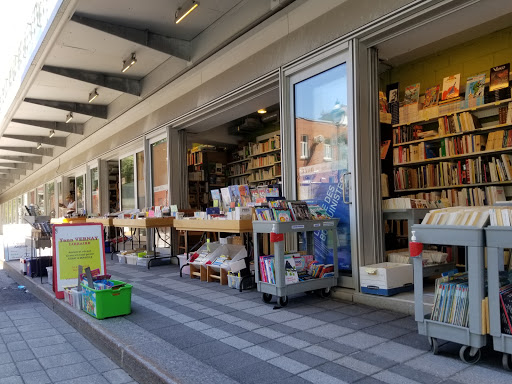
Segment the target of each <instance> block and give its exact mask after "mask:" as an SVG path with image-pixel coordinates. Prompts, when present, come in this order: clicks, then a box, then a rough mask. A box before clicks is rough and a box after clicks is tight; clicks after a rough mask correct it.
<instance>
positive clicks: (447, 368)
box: [402, 353, 468, 378]
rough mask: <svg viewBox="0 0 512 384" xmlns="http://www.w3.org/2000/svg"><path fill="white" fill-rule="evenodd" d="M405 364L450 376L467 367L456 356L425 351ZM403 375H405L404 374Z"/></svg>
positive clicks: (439, 375) (420, 369)
mask: <svg viewBox="0 0 512 384" xmlns="http://www.w3.org/2000/svg"><path fill="white" fill-rule="evenodd" d="M405 366H408V367H411V368H414V369H417V370H419V371H423V372H426V373H429V374H432V375H435V376H438V377H443V378H449V377H453V376H454V375H455V374H456V373H458V372H460V371H462V370H463V369H465V368H467V367H468V366H467V364H465V363H463V362H462V361H460V360H458V359H455V358H447V357H446V356H440V355H434V354H432V353H425V354H423V355H420V356H418V357H416V358H414V359H412V360H409V361H407V362H406V363H405ZM402 376H403V375H402Z"/></svg>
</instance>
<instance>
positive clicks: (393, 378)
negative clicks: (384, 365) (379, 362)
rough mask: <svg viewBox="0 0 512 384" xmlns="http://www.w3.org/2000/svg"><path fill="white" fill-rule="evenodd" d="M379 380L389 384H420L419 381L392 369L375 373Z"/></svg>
mask: <svg viewBox="0 0 512 384" xmlns="http://www.w3.org/2000/svg"><path fill="white" fill-rule="evenodd" d="M373 377H374V378H376V379H377V380H380V381H383V382H384V383H388V384H419V383H418V382H417V381H414V380H411V379H408V378H407V377H403V376H400V375H398V374H396V373H393V372H390V371H381V372H378V373H376V374H375V375H373Z"/></svg>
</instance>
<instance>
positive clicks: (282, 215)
mask: <svg viewBox="0 0 512 384" xmlns="http://www.w3.org/2000/svg"><path fill="white" fill-rule="evenodd" d="M273 212H274V218H275V220H276V221H281V222H287V221H293V219H292V215H291V213H290V210H289V209H278V208H273Z"/></svg>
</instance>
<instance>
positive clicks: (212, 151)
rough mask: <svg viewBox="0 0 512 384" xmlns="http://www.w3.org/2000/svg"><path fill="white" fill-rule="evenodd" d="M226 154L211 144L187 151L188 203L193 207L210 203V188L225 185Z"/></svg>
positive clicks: (201, 206) (203, 206)
mask: <svg viewBox="0 0 512 384" xmlns="http://www.w3.org/2000/svg"><path fill="white" fill-rule="evenodd" d="M226 163H227V154H226V152H223V151H217V150H216V148H215V147H212V146H203V145H201V146H198V147H195V148H193V149H191V150H189V151H188V154H187V165H188V191H189V204H190V207H191V208H193V209H205V208H206V207H207V206H209V205H210V200H211V196H210V190H211V189H219V188H223V187H225V186H226V185H227V184H226V183H227V180H228V179H227V177H226Z"/></svg>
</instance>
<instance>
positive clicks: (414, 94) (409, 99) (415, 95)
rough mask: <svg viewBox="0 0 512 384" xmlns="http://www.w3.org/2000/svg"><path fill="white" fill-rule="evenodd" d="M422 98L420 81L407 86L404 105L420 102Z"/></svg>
mask: <svg viewBox="0 0 512 384" xmlns="http://www.w3.org/2000/svg"><path fill="white" fill-rule="evenodd" d="M419 99H420V83H416V84H413V85H409V86H408V87H405V94H404V103H403V106H407V105H412V104H418V101H419Z"/></svg>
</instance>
